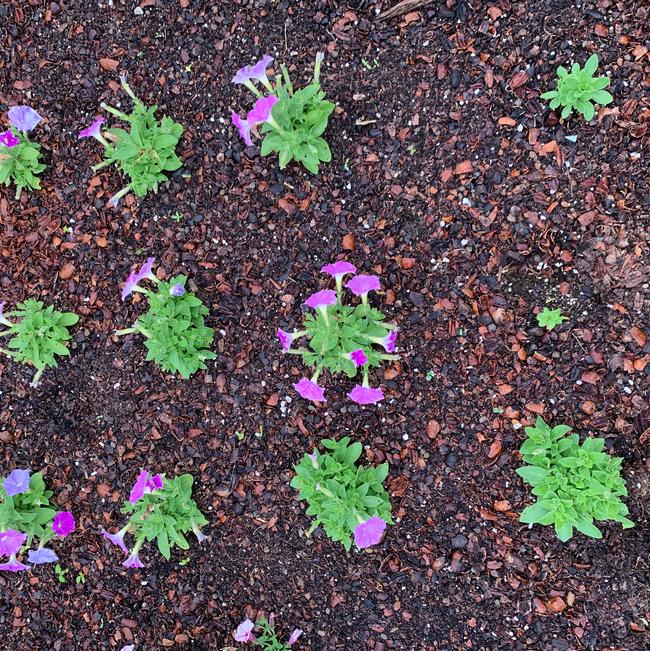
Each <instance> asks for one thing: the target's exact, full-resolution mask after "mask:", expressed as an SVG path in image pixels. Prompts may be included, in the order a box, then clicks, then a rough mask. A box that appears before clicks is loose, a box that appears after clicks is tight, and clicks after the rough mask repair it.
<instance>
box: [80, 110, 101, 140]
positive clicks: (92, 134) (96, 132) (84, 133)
mask: <svg viewBox="0 0 650 651" xmlns="http://www.w3.org/2000/svg"><path fill="white" fill-rule="evenodd" d="M104 121H105V118H104V116H103V115H100V116H99V117H98V118H96V119H95V120H94V121H93V122H92V123H91V125H90V126H89V127H86V128H85V129H82V130H81V131H80V132H79V136H78V139H79V140H81V139H82V138H95V139H96V140H99V141H100V142H101V143H102V144H106V140H104V137H103V136H102V124H104Z"/></svg>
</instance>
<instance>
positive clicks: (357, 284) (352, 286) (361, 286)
mask: <svg viewBox="0 0 650 651" xmlns="http://www.w3.org/2000/svg"><path fill="white" fill-rule="evenodd" d="M346 287H347V288H348V289H349V290H350V291H351V292H352V293H353V294H355V295H356V296H365V295H366V294H367V293H368V292H370V291H372V290H373V289H379V288H380V287H381V283H380V282H379V278H377V276H363V275H359V276H354V277H353V278H350V280H349V281H348V284H347V285H346Z"/></svg>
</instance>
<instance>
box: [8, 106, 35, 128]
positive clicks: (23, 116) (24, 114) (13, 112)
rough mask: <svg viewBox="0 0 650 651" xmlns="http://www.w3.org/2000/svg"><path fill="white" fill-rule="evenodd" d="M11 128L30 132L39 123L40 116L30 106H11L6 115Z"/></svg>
mask: <svg viewBox="0 0 650 651" xmlns="http://www.w3.org/2000/svg"><path fill="white" fill-rule="evenodd" d="M7 115H8V116H9V122H11V126H12V127H15V128H16V129H18V130H19V131H31V130H32V129H33V128H34V127H35V126H36V125H37V124H38V123H39V122H40V121H41V119H42V118H41V116H40V115H39V114H38V113H37V112H36V111H35V110H34V109H33V108H31V106H26V105H22V106H12V107H11V108H10V109H9V112H8V113H7Z"/></svg>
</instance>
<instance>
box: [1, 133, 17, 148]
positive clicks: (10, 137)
mask: <svg viewBox="0 0 650 651" xmlns="http://www.w3.org/2000/svg"><path fill="white" fill-rule="evenodd" d="M19 144H20V140H19V139H18V138H16V136H14V134H13V133H11V129H7V130H6V131H5V132H4V133H0V145H4V146H5V147H8V148H9V149H11V148H12V147H15V146H16V145H19Z"/></svg>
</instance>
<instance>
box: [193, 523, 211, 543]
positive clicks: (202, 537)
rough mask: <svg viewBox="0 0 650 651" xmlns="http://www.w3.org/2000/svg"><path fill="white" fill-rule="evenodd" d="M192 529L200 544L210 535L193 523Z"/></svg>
mask: <svg viewBox="0 0 650 651" xmlns="http://www.w3.org/2000/svg"><path fill="white" fill-rule="evenodd" d="M192 531H193V532H194V535H195V536H196V539H197V541H198V542H199V544H200V543H202V542H203V541H204V540H207V539H208V537H207V536H206V535H205V534H204V533H203V532H202V531H201V529H199V527H198V526H197V525H196V524H192Z"/></svg>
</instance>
